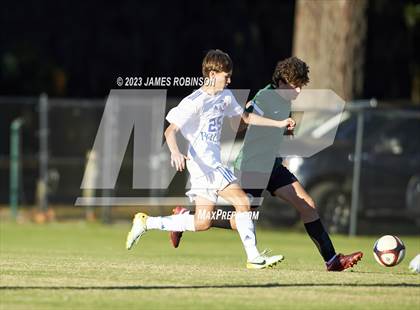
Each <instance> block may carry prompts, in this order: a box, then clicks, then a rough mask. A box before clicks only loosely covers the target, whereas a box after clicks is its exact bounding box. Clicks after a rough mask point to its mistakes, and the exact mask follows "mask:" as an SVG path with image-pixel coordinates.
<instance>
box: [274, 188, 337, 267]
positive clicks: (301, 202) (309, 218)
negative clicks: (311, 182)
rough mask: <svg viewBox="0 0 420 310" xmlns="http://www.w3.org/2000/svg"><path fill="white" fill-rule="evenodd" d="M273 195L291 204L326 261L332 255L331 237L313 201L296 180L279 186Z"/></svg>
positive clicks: (333, 253)
mask: <svg viewBox="0 0 420 310" xmlns="http://www.w3.org/2000/svg"><path fill="white" fill-rule="evenodd" d="M274 195H275V196H276V197H279V198H281V199H283V200H285V201H286V202H288V203H289V204H291V205H292V206H293V207H294V208H295V209H296V210H297V211H298V212H299V215H300V218H301V219H302V221H303V224H304V226H305V229H306V231H307V233H308V235H309V236H310V237H311V239H312V240H313V242H314V243H315V245H316V246H317V247H318V250H319V252H320V253H321V255H322V257H323V258H324V261H325V262H328V261H329V260H330V259H331V258H333V257H334V255H335V254H336V253H335V249H334V246H333V244H332V242H331V239H330V237H329V235H328V233H327V231H326V230H325V229H324V226H323V225H322V223H321V220H320V218H319V215H318V212H317V210H316V207H315V203H314V201H313V200H312V198H311V197H310V196H309V195H308V193H307V192H306V191H305V189H304V188H303V187H302V185H301V184H300V183H299V182H298V181H294V182H293V183H291V184H288V185H286V186H283V187H280V188H278V189H276V190H275V191H274Z"/></svg>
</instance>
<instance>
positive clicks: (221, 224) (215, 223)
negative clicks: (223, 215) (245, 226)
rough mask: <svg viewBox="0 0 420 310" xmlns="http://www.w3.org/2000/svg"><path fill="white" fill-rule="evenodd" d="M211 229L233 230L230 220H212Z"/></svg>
mask: <svg viewBox="0 0 420 310" xmlns="http://www.w3.org/2000/svg"><path fill="white" fill-rule="evenodd" d="M211 227H217V228H223V229H233V228H232V225H231V224H230V220H219V219H216V220H212V221H211Z"/></svg>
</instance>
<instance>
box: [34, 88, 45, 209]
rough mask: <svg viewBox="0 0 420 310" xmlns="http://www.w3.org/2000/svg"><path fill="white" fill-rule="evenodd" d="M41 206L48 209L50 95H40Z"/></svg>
mask: <svg viewBox="0 0 420 310" xmlns="http://www.w3.org/2000/svg"><path fill="white" fill-rule="evenodd" d="M37 190H38V197H39V208H40V211H41V213H45V212H46V211H47V209H48V96H47V94H45V93H43V94H41V96H40V97H39V183H38V189H37Z"/></svg>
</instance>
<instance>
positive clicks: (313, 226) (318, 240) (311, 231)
mask: <svg viewBox="0 0 420 310" xmlns="http://www.w3.org/2000/svg"><path fill="white" fill-rule="evenodd" d="M305 228H306V231H307V232H308V235H309V236H310V237H311V239H312V241H313V242H314V243H315V245H316V246H317V248H318V250H319V253H321V255H322V257H323V258H324V261H325V262H328V261H329V260H330V259H331V258H332V257H333V256H334V255H335V249H334V246H333V244H332V242H331V239H330V236H328V233H327V231H326V230H325V228H324V226H323V225H322V223H321V220H320V219H317V220H316V221H313V222H310V223H305Z"/></svg>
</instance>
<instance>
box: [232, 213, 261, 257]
mask: <svg viewBox="0 0 420 310" xmlns="http://www.w3.org/2000/svg"><path fill="white" fill-rule="evenodd" d="M235 221H236V228H237V230H238V233H239V236H240V237H241V240H242V243H243V245H244V248H245V252H246V255H247V257H248V261H251V260H253V259H254V258H256V257H258V256H259V255H260V252H258V249H257V238H256V236H255V225H254V222H253V221H252V219H251V212H237V213H236V216H235Z"/></svg>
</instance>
